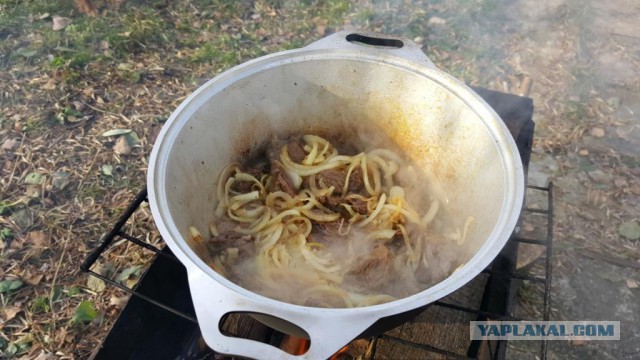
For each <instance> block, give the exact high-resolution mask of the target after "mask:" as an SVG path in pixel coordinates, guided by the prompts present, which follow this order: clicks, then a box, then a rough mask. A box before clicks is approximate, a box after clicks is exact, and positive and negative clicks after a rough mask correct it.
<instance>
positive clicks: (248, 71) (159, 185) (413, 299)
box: [147, 48, 525, 317]
mask: <svg viewBox="0 0 640 360" xmlns="http://www.w3.org/2000/svg"><path fill="white" fill-rule="evenodd" d="M390 55H391V56H390ZM318 60H356V61H367V62H373V63H380V64H384V65H388V66H393V67H398V68H400V69H402V70H405V71H409V72H411V73H414V74H415V75H416V76H422V77H426V78H428V79H430V80H432V81H434V82H436V83H438V84H439V85H440V86H442V87H444V88H446V89H447V90H448V91H449V92H450V93H451V94H452V95H455V96H456V97H458V98H459V99H460V100H461V101H463V102H464V103H465V105H467V106H468V107H469V108H470V109H471V110H472V111H473V112H474V113H475V114H476V115H477V116H478V117H479V118H481V119H482V120H483V123H484V125H485V127H486V128H487V130H488V131H489V132H490V134H491V135H492V137H494V141H495V142H496V146H498V148H499V149H500V150H501V151H500V154H501V155H502V159H501V160H502V163H503V166H504V167H505V173H504V174H505V179H504V180H505V195H506V196H505V197H504V199H503V204H502V207H501V208H502V212H501V214H500V215H499V217H498V221H497V222H496V224H495V225H494V228H493V231H492V232H491V234H490V235H489V237H488V238H487V240H486V241H485V243H484V244H483V245H482V246H481V247H480V249H478V251H477V252H476V253H475V255H473V257H472V258H471V259H470V260H469V261H468V262H467V263H465V264H464V265H463V266H462V267H461V268H460V269H458V270H457V271H455V276H454V274H452V275H450V276H449V277H447V278H446V279H444V280H443V281H441V282H439V283H437V284H435V285H433V286H431V287H429V288H427V289H425V290H423V291H420V292H418V293H416V294H413V295H411V296H408V297H404V298H401V299H398V300H394V301H391V302H387V303H383V304H379V305H371V306H365V307H356V308H318V307H308V306H302V305H296V304H291V303H287V302H283V301H279V300H275V299H272V298H269V297H266V296H263V295H260V294H258V293H255V292H252V291H250V290H247V289H245V288H243V287H241V286H240V285H237V284H235V283H233V282H231V281H230V280H228V279H226V278H225V277H223V276H222V275H220V274H218V273H217V272H215V271H214V270H213V269H212V268H210V267H209V266H208V265H206V264H205V263H204V261H202V259H201V258H200V257H199V256H198V255H197V254H196V253H195V252H194V251H193V250H192V249H191V248H190V247H189V246H188V245H187V242H186V240H185V239H184V238H183V237H182V235H181V232H180V231H179V230H178V229H177V227H176V225H175V224H174V223H173V222H172V219H171V216H170V212H169V207H168V204H167V200H166V195H165V194H166V191H167V189H166V188H165V183H164V180H163V178H162V177H160V175H161V174H164V173H165V171H166V163H167V159H168V155H169V152H170V151H169V150H170V149H169V148H168V147H167V144H170V145H171V144H173V142H174V140H175V138H176V137H177V135H178V133H179V130H180V129H182V127H183V125H184V124H186V122H187V121H188V120H189V115H188V113H189V112H190V110H192V111H193V110H195V109H198V108H199V107H200V106H202V105H203V104H204V102H206V101H207V100H208V98H209V97H211V96H213V95H214V94H217V93H219V92H220V91H223V90H224V89H225V88H227V87H228V86H229V85H231V84H232V83H234V82H236V81H238V80H240V79H243V78H246V77H248V76H251V75H253V74H255V73H258V72H261V71H263V70H266V69H270V68H274V67H277V66H282V65H286V64H291V63H297V62H312V61H318ZM185 114H187V115H185ZM147 188H148V196H149V204H150V207H151V213H152V215H153V219H154V222H155V223H156V226H157V227H158V230H159V231H160V234H161V236H162V237H163V239H164V241H165V242H166V243H167V245H168V246H169V248H170V249H171V250H172V252H173V253H174V254H175V256H176V257H177V258H178V259H179V260H180V261H181V262H182V264H183V265H184V266H185V267H186V269H187V272H188V273H189V274H191V273H192V271H193V270H194V269H199V270H200V271H202V272H204V273H205V274H206V275H207V276H208V277H210V278H212V279H213V280H215V281H216V282H218V283H219V284H221V285H222V286H225V287H226V288H228V289H229V290H231V291H233V292H235V293H237V294H238V295H241V296H245V297H248V298H250V299H252V300H254V301H258V302H261V303H263V305H265V306H273V307H276V308H277V307H283V306H285V307H289V308H290V309H297V310H299V311H302V312H307V313H315V314H323V313H325V314H326V313H328V312H331V313H334V312H340V313H342V314H345V315H348V314H354V313H360V314H363V312H366V313H376V314H378V317H384V316H387V315H392V314H395V313H400V312H403V311H407V310H411V309H414V308H417V307H419V306H423V305H426V304H429V303H432V302H434V301H436V300H438V299H440V298H442V297H444V296H446V295H448V294H450V293H452V292H454V291H456V290H457V289H459V288H460V287H462V286H463V285H465V284H466V283H468V282H469V281H471V280H472V279H473V278H474V277H476V276H477V275H478V274H479V273H480V272H481V271H482V270H483V269H485V268H486V267H487V266H488V265H489V264H490V263H491V262H492V261H493V260H494V258H495V257H496V256H497V255H498V253H499V252H500V251H501V250H502V248H503V247H504V245H505V244H506V242H507V241H508V239H509V237H510V235H511V233H512V230H513V229H514V228H515V226H516V223H517V221H518V218H519V216H520V212H521V208H522V204H523V201H524V189H525V185H524V171H523V166H522V162H521V160H520V156H519V152H518V149H517V147H516V144H515V141H514V140H513V138H512V136H511V135H510V132H509V130H508V129H507V127H506V125H505V124H504V123H503V122H502V121H501V119H500V117H499V116H498V115H497V114H496V112H495V111H494V110H493V109H492V108H491V107H490V106H489V105H487V103H486V102H485V101H484V100H483V99H482V98H481V97H480V96H479V95H477V94H476V93H475V92H474V91H473V90H471V89H470V88H468V87H467V86H466V85H464V84H463V83H462V82H460V81H459V80H457V79H455V78H454V77H452V76H451V75H449V74H447V73H445V72H444V71H442V70H440V69H437V68H432V67H429V66H427V65H425V64H421V63H418V62H416V61H415V60H407V59H405V58H402V57H399V56H393V55H392V53H391V54H390V53H388V52H387V53H385V54H381V53H380V52H379V51H376V50H375V49H368V48H362V49H351V48H350V49H305V48H301V49H295V50H288V51H283V52H278V53H274V54H270V55H266V56H263V57H259V58H257V59H253V60H250V61H248V62H246V63H243V64H240V65H238V66H235V67H233V68H231V69H228V70H226V71H224V72H223V73H221V74H219V75H218V76H216V77H214V78H213V79H211V80H209V81H208V82H206V83H205V84H204V85H202V86H200V87H199V88H198V89H197V90H196V91H194V92H193V93H192V94H191V95H189V96H188V97H187V98H186V99H185V100H184V101H183V102H182V103H181V104H180V105H179V106H178V108H176V110H175V111H174V112H173V113H172V114H171V116H170V117H169V119H168V120H167V122H166V123H165V125H164V126H163V128H162V130H161V132H160V134H159V135H158V138H157V140H156V142H155V144H154V146H153V150H152V153H151V156H150V160H149V168H148V172H147ZM190 276H191V275H190Z"/></svg>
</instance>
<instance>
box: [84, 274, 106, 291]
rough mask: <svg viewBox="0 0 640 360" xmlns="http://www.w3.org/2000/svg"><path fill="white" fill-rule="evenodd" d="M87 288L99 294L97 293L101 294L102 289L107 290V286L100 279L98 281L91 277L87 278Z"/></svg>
mask: <svg viewBox="0 0 640 360" xmlns="http://www.w3.org/2000/svg"><path fill="white" fill-rule="evenodd" d="M87 287H88V288H89V289H90V290H92V291H95V292H97V293H99V292H103V291H104V289H106V288H107V284H105V282H104V281H103V280H102V279H99V278H97V277H95V276H93V275H89V277H88V278H87Z"/></svg>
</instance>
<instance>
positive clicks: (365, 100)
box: [148, 32, 524, 359]
mask: <svg viewBox="0 0 640 360" xmlns="http://www.w3.org/2000/svg"><path fill="white" fill-rule="evenodd" d="M362 42H364V43H367V44H369V45H363V44H362ZM363 127H365V128H367V129H369V130H374V131H376V132H381V133H384V134H385V136H387V137H388V138H390V139H391V140H392V141H393V142H395V143H396V144H397V145H398V146H400V147H401V148H402V149H403V150H404V151H405V153H406V156H407V157H409V158H410V159H411V160H412V161H413V162H415V164H417V165H418V166H419V167H420V168H423V169H425V171H426V172H428V173H430V174H431V176H432V177H433V178H434V180H435V181H431V183H432V184H431V186H436V185H435V184H437V183H439V184H440V185H438V186H441V187H442V188H443V189H444V191H445V193H446V194H447V197H448V205H447V206H448V209H449V210H450V211H451V213H452V214H456V215H458V216H460V217H461V218H466V217H467V216H474V217H475V219H476V222H475V226H474V227H473V228H472V231H471V232H470V234H469V236H468V239H467V241H466V242H465V244H464V246H461V247H459V251H460V252H461V257H462V258H463V259H464V260H465V265H464V266H463V267H462V268H461V269H459V270H458V271H456V272H455V273H454V274H453V275H451V276H449V277H448V278H447V279H445V280H444V281H442V282H440V283H438V284H437V285H435V286H433V287H431V288H429V289H427V290H424V291H422V292H420V293H417V294H415V295H413V296H410V297H407V298H403V299H400V300H397V301H393V302H390V303H386V304H381V305H375V306H369V307H362V308H351V309H323V308H313V307H305V306H298V305H292V304H288V303H284V302H281V301H276V300H273V299H270V298H267V297H264V296H261V295H258V294H255V293H253V292H251V291H248V290H246V289H244V288H242V287H240V286H238V285H236V284H234V283H232V282H230V281H229V280H227V279H225V278H224V277H222V276H221V275H219V274H217V273H216V272H215V271H213V270H212V269H211V268H209V267H208V266H207V265H206V264H205V263H204V262H203V261H202V260H201V259H200V258H199V257H198V254H196V253H195V252H194V251H193V249H191V248H190V247H189V245H188V243H187V241H186V240H185V239H187V238H188V236H189V230H188V229H189V226H192V225H193V226H196V227H197V228H200V229H207V228H208V223H209V221H210V219H211V215H212V213H213V208H214V194H215V188H216V186H215V185H216V184H215V182H216V180H217V177H218V175H219V173H220V171H221V170H222V168H223V167H224V166H225V165H226V164H228V163H229V162H230V161H232V160H237V159H238V156H239V154H241V153H243V152H245V151H246V150H247V149H252V148H255V147H257V146H259V145H261V144H264V143H265V141H267V140H268V139H270V138H271V137H273V136H274V135H275V134H288V133H292V132H293V133H295V132H297V133H310V132H311V133H313V132H320V133H327V132H340V133H346V134H349V133H353V132H354V131H357V129H358V128H363ZM148 189H149V200H150V204H151V210H152V212H153V217H154V219H155V222H156V224H157V226H158V228H159V230H160V233H161V235H162V237H163V238H164V240H165V241H166V242H167V244H168V245H169V247H170V248H171V250H172V251H173V253H174V254H175V255H176V256H177V257H178V258H179V259H180V261H181V262H182V263H183V264H184V266H185V267H186V269H187V272H188V274H189V284H190V289H191V295H192V297H193V302H194V307H195V310H196V315H197V318H198V321H199V323H200V328H201V330H202V334H203V337H204V339H205V341H206V342H207V344H208V345H209V346H210V347H212V348H213V349H215V350H216V351H218V352H221V353H227V354H234V355H240V356H245V357H253V358H262V359H275V358H287V357H291V358H309V359H323V358H327V357H329V356H330V355H331V354H333V353H334V352H336V351H337V350H339V349H340V348H341V347H342V346H344V345H345V344H347V343H348V342H349V341H351V340H352V339H354V338H356V337H358V336H359V335H363V336H364V335H373V334H374V333H379V332H382V331H385V330H388V329H389V327H390V326H393V325H397V324H398V323H400V322H401V321H405V320H406V319H407V318H409V317H410V316H411V315H413V314H414V313H416V312H417V311H418V310H419V309H420V308H422V307H424V306H425V305H426V304H429V303H431V302H433V301H435V300H437V299H439V298H442V297H443V296H446V295H447V294H449V293H451V292H453V291H455V290H456V289H458V288H460V287H461V286H463V285H464V284H465V283H467V282H468V281H469V280H471V279H472V278H473V277H475V276H476V275H478V273H480V271H482V270H483V269H484V268H485V267H486V266H487V265H488V264H489V263H490V262H491V261H492V260H493V258H494V257H495V256H496V255H497V254H498V253H499V252H500V250H501V249H502V247H503V246H504V244H505V242H506V241H507V239H508V238H509V236H510V234H511V232H512V230H513V228H514V226H515V224H516V220H517V218H518V214H519V211H520V208H521V206H522V201H523V194H524V178H523V170H522V164H521V162H520V158H519V156H518V150H517V148H516V146H515V143H514V142H513V139H512V138H511V136H510V134H509V132H508V130H507V128H506V127H505V126H504V124H503V123H502V121H501V120H500V118H499V117H498V115H497V114H496V113H495V112H494V111H493V110H492V109H491V108H490V107H489V106H488V105H487V104H486V103H485V102H484V101H483V100H482V99H481V98H480V97H479V96H478V95H477V94H475V93H474V92H473V91H472V90H470V89H469V88H468V87H466V86H465V85H464V84H462V83H461V82H460V81H458V80H456V79H454V78H453V77H451V76H450V75H448V74H447V73H445V72H443V71H441V70H439V69H437V68H435V66H434V65H433V63H431V61H429V59H428V58H427V57H426V56H425V55H424V54H423V53H422V51H421V50H420V48H418V47H417V46H416V45H415V44H413V43H411V42H410V41H408V40H406V39H403V38H398V37H391V36H387V35H381V34H366V33H358V34H354V33H352V32H339V33H336V34H334V35H331V36H329V37H327V38H325V39H322V40H320V41H317V42H315V43H313V44H311V45H309V46H306V47H304V48H301V49H297V50H290V51H284V52H280V53H276V54H272V55H268V56H264V57H261V58H258V59H255V60H252V61H249V62H247V63H244V64H242V65H239V66H236V67H234V68H232V69H230V70H228V71H226V72H224V73H222V74H221V75H219V76H217V77H215V78H214V79H213V80H211V81H209V82H208V83H206V84H204V85H203V86H202V87H200V88H199V89H198V90H197V91H195V92H194V93H193V94H192V95H191V96H189V97H188V98H187V99H186V100H185V101H184V102H183V103H182V104H181V105H180V106H179V107H178V108H177V109H176V110H175V111H174V112H173V114H172V115H171V118H170V119H169V121H168V122H167V123H166V124H165V126H164V128H163V129H162V132H161V133H160V135H159V137H158V139H157V141H156V143H155V146H154V148H153V152H152V154H151V159H150V162H149V172H148ZM229 312H250V313H253V314H254V316H256V317H257V318H258V319H260V320H261V321H263V322H265V323H267V324H269V325H271V326H272V327H275V328H277V329H280V330H283V331H285V332H289V333H291V334H293V335H298V336H308V337H309V338H310V339H311V346H310V349H309V351H308V352H307V353H306V354H304V355H301V356H299V357H295V356H293V355H289V354H287V353H284V352H283V351H281V350H279V349H276V348H275V347H272V346H270V345H267V344H263V343H258V342H255V341H251V340H247V339H239V338H232V337H227V336H225V335H223V334H222V333H221V332H220V326H219V325H220V324H219V322H220V320H221V318H222V317H223V316H224V315H225V314H227V313H229ZM255 314H264V315H255Z"/></svg>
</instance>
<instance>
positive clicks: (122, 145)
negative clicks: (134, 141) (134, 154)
mask: <svg viewBox="0 0 640 360" xmlns="http://www.w3.org/2000/svg"><path fill="white" fill-rule="evenodd" d="M113 151H115V152H116V153H117V154H121V155H129V154H131V146H129V142H128V141H127V137H126V136H120V137H119V138H118V140H116V144H115V145H114V146H113Z"/></svg>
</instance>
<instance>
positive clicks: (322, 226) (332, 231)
mask: <svg viewBox="0 0 640 360" xmlns="http://www.w3.org/2000/svg"><path fill="white" fill-rule="evenodd" d="M345 226H346V225H345ZM313 230H314V231H313V232H312V233H311V235H310V237H311V239H312V241H317V242H320V243H322V242H327V241H331V240H334V239H335V238H336V236H339V235H340V233H339V230H340V221H339V220H336V221H322V222H314V223H313Z"/></svg>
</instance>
